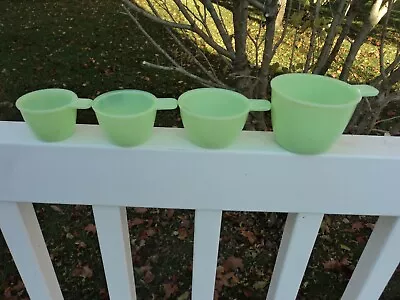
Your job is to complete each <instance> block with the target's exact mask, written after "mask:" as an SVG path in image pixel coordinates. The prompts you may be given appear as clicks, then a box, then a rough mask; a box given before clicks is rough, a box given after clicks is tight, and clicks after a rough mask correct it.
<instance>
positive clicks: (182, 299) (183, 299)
mask: <svg viewBox="0 0 400 300" xmlns="http://www.w3.org/2000/svg"><path fill="white" fill-rule="evenodd" d="M189 296H190V293H189V292H184V293H183V294H182V295H180V296H179V297H178V298H176V300H187V299H189Z"/></svg>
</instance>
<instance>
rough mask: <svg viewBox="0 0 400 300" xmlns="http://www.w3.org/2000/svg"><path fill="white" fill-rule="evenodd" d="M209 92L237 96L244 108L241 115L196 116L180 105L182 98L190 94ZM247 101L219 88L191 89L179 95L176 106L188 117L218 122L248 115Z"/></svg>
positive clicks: (248, 105)
mask: <svg viewBox="0 0 400 300" xmlns="http://www.w3.org/2000/svg"><path fill="white" fill-rule="evenodd" d="M209 90H218V91H222V92H224V93H227V94H234V95H236V96H239V98H241V99H242V100H243V104H244V105H245V106H246V109H245V110H244V111H243V112H242V113H237V114H234V115H231V116H224V117H214V116H205V115H202V114H198V113H196V112H193V111H192V110H190V109H188V108H187V107H185V105H181V104H182V101H183V99H182V97H187V96H188V95H190V94H194V93H199V92H203V91H209ZM249 101H250V99H248V98H247V97H246V96H244V95H242V94H240V93H238V92H236V91H232V90H227V89H221V88H197V89H193V90H190V91H187V92H184V93H183V94H182V95H180V96H179V98H178V106H179V109H181V110H183V111H184V112H185V113H186V114H188V115H191V116H194V117H197V118H202V119H207V120H213V121H214V120H216V121H220V120H231V119H236V118H239V117H242V116H243V115H246V114H248V113H249V111H250V103H249Z"/></svg>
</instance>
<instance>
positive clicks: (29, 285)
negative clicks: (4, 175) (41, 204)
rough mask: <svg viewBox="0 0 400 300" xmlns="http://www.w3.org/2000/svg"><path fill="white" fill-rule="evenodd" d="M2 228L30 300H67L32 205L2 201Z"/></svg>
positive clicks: (0, 209)
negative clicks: (63, 294)
mask: <svg viewBox="0 0 400 300" xmlns="http://www.w3.org/2000/svg"><path fill="white" fill-rule="evenodd" d="M0 227H1V231H2V232H3V235H4V238H5V240H6V242H7V245H8V247H9V249H10V252H11V254H12V256H13V259H14V262H15V264H16V266H17V268H18V271H19V273H20V275H21V278H22V280H23V282H24V284H25V287H26V289H27V291H28V294H29V297H30V299H32V300H62V299H64V298H63V296H62V293H61V290H60V286H59V284H58V281H57V277H56V274H55V272H54V268H53V265H52V263H51V259H50V256H49V252H48V251H47V247H46V243H45V241H44V238H43V234H42V231H41V229H40V226H39V222H38V220H37V218H36V214H35V210H34V208H33V205H32V204H31V203H9V202H1V203H0Z"/></svg>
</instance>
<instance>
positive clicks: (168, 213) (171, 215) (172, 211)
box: [167, 209, 175, 219]
mask: <svg viewBox="0 0 400 300" xmlns="http://www.w3.org/2000/svg"><path fill="white" fill-rule="evenodd" d="M174 213H175V210H174V209H167V218H168V219H171V218H172V217H173V215H174Z"/></svg>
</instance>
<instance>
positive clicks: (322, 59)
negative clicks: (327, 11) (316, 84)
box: [313, 0, 350, 74]
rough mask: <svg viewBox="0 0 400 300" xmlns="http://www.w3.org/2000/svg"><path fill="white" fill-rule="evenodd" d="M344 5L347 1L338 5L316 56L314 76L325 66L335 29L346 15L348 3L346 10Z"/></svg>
mask: <svg viewBox="0 0 400 300" xmlns="http://www.w3.org/2000/svg"><path fill="white" fill-rule="evenodd" d="M346 3H347V0H341V1H340V3H339V7H338V10H337V12H336V14H335V16H334V18H333V20H332V24H331V27H330V29H329V33H328V36H327V37H326V39H325V43H324V46H323V47H322V49H321V53H320V54H319V56H318V60H317V63H316V66H315V68H314V70H313V73H314V74H320V72H321V70H322V67H323V66H324V65H325V63H326V62H327V60H328V57H329V52H330V50H331V48H332V45H333V41H334V39H335V37H336V35H337V27H338V26H339V24H341V23H342V22H343V19H344V16H345V14H346V11H347V8H348V7H349V5H350V3H349V4H347V8H346V9H345V7H346Z"/></svg>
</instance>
